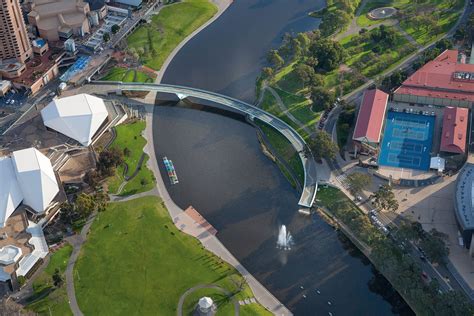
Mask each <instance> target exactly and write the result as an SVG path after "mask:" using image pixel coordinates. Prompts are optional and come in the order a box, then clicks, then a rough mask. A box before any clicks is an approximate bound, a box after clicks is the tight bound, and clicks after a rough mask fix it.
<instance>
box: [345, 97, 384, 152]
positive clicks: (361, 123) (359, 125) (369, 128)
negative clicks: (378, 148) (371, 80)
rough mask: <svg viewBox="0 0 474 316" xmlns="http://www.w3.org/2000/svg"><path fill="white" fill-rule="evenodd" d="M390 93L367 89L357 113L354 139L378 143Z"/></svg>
mask: <svg viewBox="0 0 474 316" xmlns="http://www.w3.org/2000/svg"><path fill="white" fill-rule="evenodd" d="M387 101H388V94H386V93H385V92H383V91H382V90H378V89H374V90H367V91H365V93H364V98H363V100H362V105H361V106H360V110H359V114H358V115H357V122H356V127H355V130H354V136H353V139H354V140H357V141H368V142H371V143H378V142H379V141H380V134H381V131H382V126H383V121H384V116H385V110H386V109H387Z"/></svg>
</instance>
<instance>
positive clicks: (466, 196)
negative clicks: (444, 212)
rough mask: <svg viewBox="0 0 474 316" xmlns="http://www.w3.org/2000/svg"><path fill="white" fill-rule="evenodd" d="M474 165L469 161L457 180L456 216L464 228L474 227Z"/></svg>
mask: <svg viewBox="0 0 474 316" xmlns="http://www.w3.org/2000/svg"><path fill="white" fill-rule="evenodd" d="M473 181H474V165H473V164H470V163H467V164H466V165H464V167H463V168H462V170H461V172H460V173H459V175H458V178H457V180H456V191H455V195H456V203H455V210H456V212H455V214H456V218H457V220H458V222H459V224H460V225H461V227H462V229H463V230H470V229H474V199H473V198H474V182H473Z"/></svg>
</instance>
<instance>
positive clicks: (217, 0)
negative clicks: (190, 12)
mask: <svg viewBox="0 0 474 316" xmlns="http://www.w3.org/2000/svg"><path fill="white" fill-rule="evenodd" d="M211 2H212V3H214V4H215V5H216V7H217V13H216V14H214V16H213V17H212V18H211V19H210V20H208V21H207V22H206V23H204V24H203V25H201V26H200V27H199V28H197V29H196V30H195V31H194V32H192V33H191V34H189V35H188V36H187V37H186V38H185V39H184V40H182V41H181V43H179V45H178V46H176V47H175V48H174V49H173V51H172V52H171V54H169V56H168V57H167V58H166V60H165V62H164V63H163V65H162V66H161V69H160V70H159V72H158V76H157V77H156V79H155V83H161V80H162V79H163V75H164V73H165V72H166V69H167V68H168V66H169V64H170V63H171V62H172V61H173V58H174V56H176V54H178V53H179V51H180V50H181V48H183V47H184V45H186V43H188V42H189V41H190V40H191V39H192V38H193V37H194V36H196V35H197V34H198V33H199V32H201V31H202V30H204V29H205V28H206V27H208V26H209V25H211V24H212V23H213V22H214V21H215V20H217V19H218V18H219V17H220V16H221V15H222V13H224V11H225V10H226V9H227V8H228V7H229V6H230V5H231V4H232V2H233V0H211Z"/></svg>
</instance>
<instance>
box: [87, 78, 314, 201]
mask: <svg viewBox="0 0 474 316" xmlns="http://www.w3.org/2000/svg"><path fill="white" fill-rule="evenodd" d="M92 84H96V85H101V86H102V90H106V89H109V91H112V90H115V91H122V90H130V91H155V92H162V93H170V94H175V95H177V96H178V97H179V98H180V99H183V98H185V97H193V98H198V99H202V100H206V101H211V102H215V103H218V104H221V105H224V106H227V107H229V108H232V109H234V110H238V111H240V112H242V113H245V114H248V115H249V116H250V117H251V118H258V119H259V120H261V121H263V122H265V123H266V124H268V125H270V126H272V127H273V128H275V129H276V130H277V131H279V132H280V133H281V134H282V135H283V136H285V137H286V139H288V141H289V142H290V143H291V144H292V145H293V147H294V148H295V150H296V151H297V152H298V154H299V156H300V159H301V162H302V164H303V168H304V186H303V191H302V193H301V197H300V200H299V202H298V204H299V205H300V206H303V207H311V206H312V205H313V202H314V199H315V198H316V192H317V189H318V181H317V170H316V169H317V167H316V162H315V161H314V158H313V155H312V153H311V151H310V150H309V148H308V147H307V145H306V142H305V141H304V139H303V138H302V137H301V136H300V135H299V134H298V133H297V132H296V131H295V130H294V129H293V128H292V127H291V126H289V125H288V124H286V123H285V122H283V121H282V120H280V119H279V118H277V117H276V116H274V115H272V114H270V113H268V112H266V111H264V110H262V109H260V108H257V107H255V106H253V105H250V104H248V103H246V102H243V101H240V100H237V99H234V98H231V97H228V96H225V95H222V94H219V93H215V92H210V91H205V90H201V89H196V88H189V87H183V86H176V85H167V84H148V83H122V82H110V81H108V82H105V81H94V82H92ZM305 148H308V149H307V150H306V151H305V150H304V149H305Z"/></svg>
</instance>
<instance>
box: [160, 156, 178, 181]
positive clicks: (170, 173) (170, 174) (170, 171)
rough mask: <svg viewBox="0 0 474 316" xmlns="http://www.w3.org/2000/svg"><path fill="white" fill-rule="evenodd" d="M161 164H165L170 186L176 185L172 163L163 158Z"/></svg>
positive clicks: (176, 179)
mask: <svg viewBox="0 0 474 316" xmlns="http://www.w3.org/2000/svg"><path fill="white" fill-rule="evenodd" d="M163 163H164V164H165V168H166V172H167V173H168V177H169V178H170V182H171V184H178V183H179V181H178V176H177V175H176V170H175V169H174V165H173V162H172V161H171V160H169V159H168V158H167V157H166V156H165V157H163Z"/></svg>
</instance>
